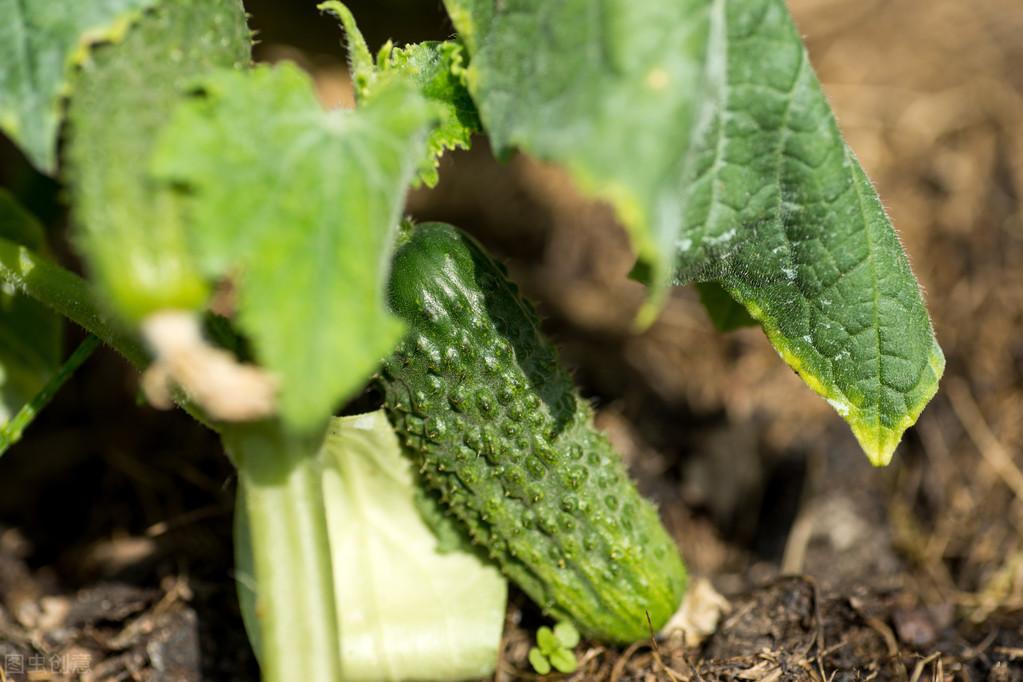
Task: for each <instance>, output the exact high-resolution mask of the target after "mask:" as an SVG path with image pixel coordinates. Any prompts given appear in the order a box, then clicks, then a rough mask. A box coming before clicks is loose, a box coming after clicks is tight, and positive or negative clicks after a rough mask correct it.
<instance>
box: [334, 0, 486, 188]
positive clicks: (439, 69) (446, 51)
mask: <svg viewBox="0 0 1023 682" xmlns="http://www.w3.org/2000/svg"><path fill="white" fill-rule="evenodd" d="M319 8H320V9H321V10H324V11H329V12H331V13H332V14H334V15H335V16H337V17H338V19H340V20H341V23H342V24H343V25H344V29H345V33H346V34H347V37H348V53H349V59H348V61H349V66H350V68H351V72H352V80H353V81H354V83H355V94H356V97H357V98H358V100H359V102H360V103H363V102H365V101H367V100H368V99H369V98H372V97H373V94H374V93H375V92H376V91H378V90H380V89H381V88H382V87H386V84H387V83H389V82H390V81H392V80H394V79H396V78H397V79H404V80H407V81H408V82H410V83H412V84H413V85H415V86H416V88H417V89H418V90H419V92H420V93H421V94H422V95H423V96H424V97H426V99H427V101H429V102H430V103H432V104H433V105H434V110H435V111H436V114H437V118H438V124H437V125H436V126H434V128H433V130H431V131H430V135H429V137H428V138H427V149H426V153H425V154H424V158H423V161H422V162H421V165H420V169H419V180H420V181H421V182H423V184H425V185H427V186H428V187H433V186H434V185H436V184H437V181H438V179H439V176H438V173H437V166H438V164H439V163H440V157H441V155H442V154H443V153H444V152H445V150H449V149H468V148H469V145H470V142H471V140H472V135H473V133H476V132H478V131H479V130H480V128H481V126H480V121H479V114H478V113H477V111H476V105H475V104H473V101H472V98H471V97H470V96H469V91H468V90H467V89H466V87H465V82H464V75H465V65H464V63H463V61H464V55H463V52H464V48H463V47H462V45H461V44H460V43H456V42H453V41H450V40H446V41H444V42H436V41H427V42H422V43H412V44H409V45H406V46H404V47H401V48H395V47H393V46H392V45H391V43H390V42H388V43H387V44H385V45H384V46H383V47H382V48H381V49H380V52H379V53H378V54H377V58H376V60H374V59H373V56H372V55H371V54H370V51H369V47H368V45H367V44H366V40H365V38H363V37H362V33H361V32H360V31H359V28H358V26H357V25H356V23H355V18H354V17H353V16H352V13H351V12H350V11H349V10H348V8H347V7H345V6H344V5H343V4H341V3H340V2H337V1H336V0H331V1H329V2H324V3H322V4H320V5H319Z"/></svg>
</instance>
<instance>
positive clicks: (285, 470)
mask: <svg viewBox="0 0 1023 682" xmlns="http://www.w3.org/2000/svg"><path fill="white" fill-rule="evenodd" d="M221 436H222V438H223V441H224V445H225V447H226V448H227V450H228V452H229V453H230V454H231V456H232V458H233V459H234V462H235V465H236V466H237V467H238V473H239V487H240V491H239V494H243V495H244V500H245V506H246V508H247V511H248V523H249V528H250V533H251V535H250V537H251V539H252V547H251V549H252V569H253V573H254V574H255V578H256V604H257V606H256V620H257V623H258V624H257V629H258V641H259V649H260V652H259V653H260V657H259V663H260V667H261V669H262V673H263V679H264V680H267V681H268V682H286V681H289V680H303V681H306V680H308V681H309V682H334V681H335V680H340V679H341V659H340V652H339V651H338V641H339V638H338V627H337V613H336V609H335V602H334V583H333V577H332V570H331V564H330V551H329V547H330V545H329V539H328V536H327V523H326V515H325V514H324V507H323V483H322V472H321V471H320V462H319V459H318V457H317V452H318V448H319V444H320V443H321V442H322V438H318V439H310V438H300V437H296V436H295V435H293V434H290V433H288V432H286V431H285V430H284V429H283V428H281V424H280V422H279V421H273V422H256V423H248V424H232V425H230V426H224V427H223V428H222V429H221Z"/></svg>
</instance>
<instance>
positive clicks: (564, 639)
mask: <svg viewBox="0 0 1023 682" xmlns="http://www.w3.org/2000/svg"><path fill="white" fill-rule="evenodd" d="M536 644H537V645H536V646H535V647H533V648H532V649H530V650H529V663H530V665H532V666H533V670H535V671H536V672H538V673H539V674H541V675H546V674H547V673H549V672H550V671H551V666H553V667H554V669H555V670H557V671H558V672H562V673H574V672H575V670H576V665H577V663H576V660H575V653H574V652H573V651H572V650H573V649H574V648H575V647H576V645H577V644H579V631H578V630H576V629H575V626H574V625H572V624H571V623H569V622H567V621H562V622H560V623H558V624H557V625H555V626H554V630H553V631H552V630H551V629H550V628H549V627H547V626H544V627H542V628H540V629H539V630H537V631H536Z"/></svg>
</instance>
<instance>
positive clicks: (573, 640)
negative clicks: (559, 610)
mask: <svg viewBox="0 0 1023 682" xmlns="http://www.w3.org/2000/svg"><path fill="white" fill-rule="evenodd" d="M554 636H555V637H557V638H558V641H559V642H561V646H563V647H565V648H566V649H574V648H576V646H578V644H579V631H578V630H576V629H575V626H574V625H572V624H571V623H569V622H568V621H567V620H564V621H561V622H560V623H558V624H557V625H555V626H554Z"/></svg>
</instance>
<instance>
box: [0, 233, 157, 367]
mask: <svg viewBox="0 0 1023 682" xmlns="http://www.w3.org/2000/svg"><path fill="white" fill-rule="evenodd" d="M0 281H2V282H5V283H7V284H10V285H11V286H13V287H14V288H15V289H17V290H18V291H20V292H21V293H23V294H25V295H26V296H29V297H31V298H34V299H35V300H37V301H39V302H40V303H42V304H43V305H45V306H47V307H49V308H51V309H52V310H54V311H55V312H57V313H59V314H60V315H62V316H64V317H66V318H67V319H69V320H71V321H72V322H74V323H75V324H77V325H78V326H80V327H82V328H84V329H85V330H86V331H88V332H91V333H92V334H94V335H95V336H97V337H98V338H99V339H100V341H102V342H103V343H105V344H107V345H108V346H110V347H112V348H113V349H114V350H116V351H117V352H118V353H120V354H121V355H123V356H124V357H125V358H126V359H127V360H128V362H130V363H131V364H132V365H134V366H135V368H136V369H138V370H140V371H141V370H142V369H145V367H146V365H148V364H149V353H147V352H146V349H145V347H144V346H143V345H142V342H141V341H140V340H139V339H138V338H137V337H135V336H134V335H133V334H130V333H129V332H127V331H126V330H124V329H122V328H121V327H120V326H119V325H117V324H116V323H115V322H113V321H112V320H111V319H110V318H109V316H107V315H106V314H105V313H104V312H103V310H102V309H100V307H99V306H98V305H96V302H95V300H94V299H93V296H92V291H91V289H90V288H89V283H88V282H86V281H85V280H84V279H82V278H81V277H79V276H78V275H76V274H74V273H73V272H71V271H69V270H65V269H64V268H62V267H61V266H59V265H57V264H56V263H54V262H53V261H51V260H49V259H47V258H44V257H43V256H40V255H38V254H37V253H35V252H34V251H32V250H31V249H29V248H26V247H24V246H21V245H20V244H16V243H14V242H12V241H9V240H7V239H3V238H0Z"/></svg>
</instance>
